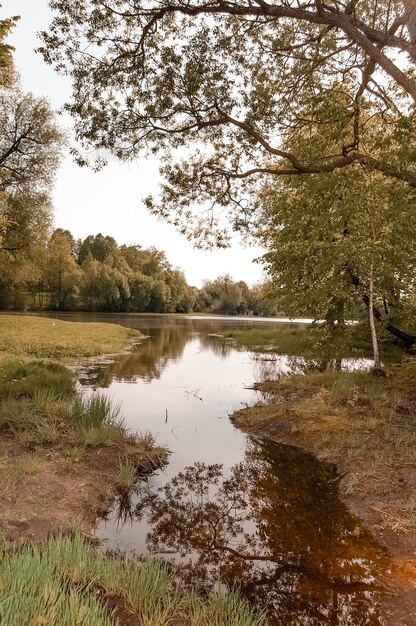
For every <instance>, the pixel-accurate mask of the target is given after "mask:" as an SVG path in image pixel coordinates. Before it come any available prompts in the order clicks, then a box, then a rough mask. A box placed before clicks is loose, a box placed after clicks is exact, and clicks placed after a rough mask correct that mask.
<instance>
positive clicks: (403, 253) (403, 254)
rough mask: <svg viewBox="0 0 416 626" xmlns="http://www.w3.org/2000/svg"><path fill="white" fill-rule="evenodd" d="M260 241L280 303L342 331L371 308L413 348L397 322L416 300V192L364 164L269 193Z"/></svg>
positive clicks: (282, 184) (284, 185)
mask: <svg viewBox="0 0 416 626" xmlns="http://www.w3.org/2000/svg"><path fill="white" fill-rule="evenodd" d="M263 201H264V210H263V219H262V222H261V226H260V231H261V232H260V233H259V234H260V236H261V238H262V241H263V243H264V245H265V247H266V249H267V253H266V255H265V256H264V258H263V262H264V263H265V265H266V268H267V271H268V273H269V275H270V276H271V277H272V279H273V284H274V290H275V291H276V292H277V294H278V299H279V303H281V305H282V307H283V309H284V310H285V311H286V312H287V313H288V314H291V315H306V316H308V317H313V318H315V319H325V320H326V321H327V323H328V324H329V325H330V326H335V325H336V326H338V327H339V326H340V325H341V326H342V325H343V324H344V322H345V319H348V317H350V318H351V317H356V315H357V311H358V310H359V307H360V306H361V305H362V304H363V303H364V304H365V306H366V307H367V309H368V312H369V315H370V323H371V324H372V326H373V321H374V320H373V319H372V317H373V315H375V316H376V317H377V319H378V320H379V321H381V322H382V323H383V325H384V326H385V327H386V328H387V330H389V331H390V332H392V333H393V334H394V335H395V336H397V337H399V338H400V339H403V340H404V341H405V342H406V343H407V344H408V345H413V344H414V343H415V342H416V336H414V335H412V334H410V333H406V332H404V331H402V330H400V329H399V328H398V327H397V326H396V324H397V323H398V321H400V319H401V318H402V317H403V311H405V310H406V308H408V307H409V306H411V305H412V300H413V298H414V280H413V276H414V272H415V269H416V254H415V250H414V245H413V242H414V238H415V236H416V214H415V212H414V211H413V210H412V205H413V203H414V193H413V190H411V189H410V188H409V187H407V186H406V185H404V184H403V183H400V182H398V181H392V180H389V179H386V178H383V177H382V176H381V175H380V174H375V173H374V172H373V173H372V174H371V176H369V175H368V172H366V170H364V169H363V168H361V167H360V166H357V165H356V166H355V167H353V168H350V169H349V170H348V172H346V171H345V170H343V171H341V170H340V171H338V172H334V173H332V174H326V175H320V176H316V177H309V178H302V179H295V180H292V181H290V182H289V181H288V182H286V183H285V182H284V181H281V180H280V181H279V182H278V184H276V185H275V186H274V187H273V188H270V187H269V188H267V189H266V190H265V192H264V196H263Z"/></svg>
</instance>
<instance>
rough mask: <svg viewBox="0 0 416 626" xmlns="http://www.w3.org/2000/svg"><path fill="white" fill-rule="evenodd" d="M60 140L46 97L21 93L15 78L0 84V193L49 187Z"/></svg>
mask: <svg viewBox="0 0 416 626" xmlns="http://www.w3.org/2000/svg"><path fill="white" fill-rule="evenodd" d="M63 143H64V136H63V134H62V132H61V131H60V130H59V128H58V126H57V124H56V121H55V117H54V113H53V112H52V110H51V108H50V105H49V103H48V102H47V100H46V99H45V98H35V97H34V96H33V95H32V94H30V93H29V94H25V93H23V92H22V90H21V88H20V85H19V83H18V81H17V82H15V84H13V86H12V87H10V88H0V194H1V193H6V194H12V193H16V192H17V191H20V192H23V190H24V189H30V190H31V192H32V193H33V192H36V193H42V192H45V191H48V190H49V188H50V185H51V183H52V181H53V178H54V175H55V172H56V169H57V167H58V165H59V161H60V154H61V151H62V146H63Z"/></svg>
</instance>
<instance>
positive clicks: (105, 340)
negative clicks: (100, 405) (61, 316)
mask: <svg viewBox="0 0 416 626" xmlns="http://www.w3.org/2000/svg"><path fill="white" fill-rule="evenodd" d="M138 337H140V333H138V332H137V331H135V330H132V329H130V328H123V327H122V326H117V325H116V324H104V323H103V324H101V323H93V322H88V323H84V322H64V321H61V320H56V319H50V318H47V317H36V316H34V315H27V316H24V315H1V316H0V355H1V354H6V353H9V354H12V355H14V356H19V357H32V358H39V359H57V360H59V361H66V362H67V361H70V360H75V359H80V358H83V357H90V356H100V355H103V354H113V353H116V352H120V351H121V350H123V349H124V348H126V347H127V346H128V345H129V344H130V343H131V342H132V341H134V339H135V338H136V339H137V338H138Z"/></svg>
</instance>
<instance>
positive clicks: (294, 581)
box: [119, 441, 388, 626]
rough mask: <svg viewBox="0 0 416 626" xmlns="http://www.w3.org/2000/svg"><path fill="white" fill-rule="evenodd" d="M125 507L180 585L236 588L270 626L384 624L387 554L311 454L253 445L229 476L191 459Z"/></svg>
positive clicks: (330, 472) (332, 475)
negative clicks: (169, 559)
mask: <svg viewBox="0 0 416 626" xmlns="http://www.w3.org/2000/svg"><path fill="white" fill-rule="evenodd" d="M128 507H129V509H128V511H129V513H128V516H129V515H130V516H134V517H135V518H136V520H137V521H141V520H142V519H143V518H144V519H145V520H146V522H147V524H149V526H150V528H151V530H150V532H149V533H148V535H147V539H146V542H147V546H148V549H149V550H151V551H152V552H156V553H158V554H159V555H163V556H165V558H166V555H170V554H174V555H175V557H174V559H175V561H176V562H177V563H179V567H180V571H181V574H182V576H183V577H184V579H185V580H186V581H187V582H190V583H192V584H195V583H197V582H199V583H200V584H206V583H207V582H208V583H209V582H211V583H212V582H214V581H217V580H220V581H223V582H226V583H228V584H234V583H237V584H239V585H240V586H241V588H242V591H243V592H244V593H245V594H246V595H247V596H248V597H249V598H250V599H251V600H252V601H254V602H255V603H257V604H259V605H261V606H265V607H266V608H267V611H268V616H269V623H270V624H273V625H283V624H284V625H285V626H290V625H293V626H295V625H296V626H299V625H303V624H304V625H308V626H318V625H319V626H321V625H328V626H333V625H337V626H338V625H339V626H341V625H343V626H344V625H345V626H347V625H348V626H361V625H363V626H364V625H367V624H368V625H371V626H380V624H382V620H381V617H380V613H379V609H378V607H377V603H376V599H377V595H380V592H381V591H382V585H381V580H382V578H383V572H385V571H386V568H387V565H388V555H387V554H386V552H385V551H384V550H383V549H381V548H380V547H379V546H378V545H377V544H376V543H375V541H374V540H373V539H372V537H371V536H370V535H369V534H368V533H367V532H366V530H365V529H364V528H363V527H362V526H361V524H360V522H359V521H358V520H357V519H356V518H355V517H353V516H352V515H351V514H350V513H349V512H348V511H347V509H346V507H345V506H344V504H343V503H342V502H341V501H340V500H339V498H338V488H337V477H336V475H335V473H334V472H333V470H332V469H331V468H330V467H329V466H328V467H327V466H323V465H322V464H321V463H319V462H318V461H316V459H314V458H313V457H312V456H311V455H309V454H306V453H304V452H302V451H300V450H297V449H295V448H291V447H288V446H282V445H278V444H274V443H264V442H258V441H251V443H250V444H249V446H248V448H247V450H246V452H245V455H244V459H243V460H242V461H241V462H240V463H238V464H236V465H234V467H232V468H231V471H230V472H229V473H228V472H227V474H226V476H224V475H223V472H222V466H221V465H219V464H212V465H205V464H204V463H195V464H194V465H193V466H190V467H187V468H185V470H183V471H182V472H180V473H179V474H178V475H177V476H175V477H174V478H173V479H172V480H170V481H169V482H168V483H167V484H166V485H164V486H163V487H162V488H160V489H159V490H157V491H155V492H153V491H152V490H150V491H147V490H146V489H144V490H143V491H142V495H141V498H140V499H139V502H138V503H137V504H136V506H135V508H134V511H133V510H132V507H131V503H130V504H128ZM119 514H120V515H121V516H122V517H123V518H125V511H123V510H122V507H121V510H120V512H119Z"/></svg>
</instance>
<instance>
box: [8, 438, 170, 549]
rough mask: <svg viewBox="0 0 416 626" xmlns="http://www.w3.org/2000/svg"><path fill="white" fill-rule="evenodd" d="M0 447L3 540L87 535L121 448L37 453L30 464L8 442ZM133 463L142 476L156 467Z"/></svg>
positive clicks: (152, 461) (106, 497)
mask: <svg viewBox="0 0 416 626" xmlns="http://www.w3.org/2000/svg"><path fill="white" fill-rule="evenodd" d="M1 446H2V455H1V458H0V483H1V489H0V511H1V512H0V530H1V531H2V532H3V533H4V535H5V537H6V539H8V540H10V541H14V542H19V541H21V540H22V539H27V538H29V539H33V540H35V541H41V540H43V539H46V538H47V537H48V536H50V535H51V533H52V534H56V533H65V532H71V531H74V530H78V531H81V532H82V533H84V534H85V535H89V534H90V533H91V532H92V530H93V528H94V524H95V521H96V519H97V516H98V515H100V514H102V513H103V512H105V509H106V508H107V507H108V506H109V503H110V502H111V500H112V498H114V497H115V495H116V491H117V488H116V484H115V476H116V473H117V468H118V464H119V460H120V458H125V450H124V447H123V445H120V446H119V445H106V446H98V447H94V448H89V449H87V450H86V451H85V452H84V453H83V454H82V458H76V456H75V457H74V456H71V458H67V457H65V456H63V454H62V451H61V450H53V449H49V450H48V449H47V448H45V447H43V448H42V451H41V454H40V453H39V454H37V455H36V461H35V462H31V461H30V459H31V452H30V451H28V450H27V449H26V448H25V447H23V446H20V445H19V444H18V443H17V442H16V441H15V440H14V439H13V438H12V437H8V438H7V437H6V438H3V441H2V444H1ZM26 459H29V461H25V460H26ZM135 462H137V466H138V471H140V472H145V471H151V470H152V469H154V468H155V466H157V464H158V463H159V462H160V461H159V459H158V458H157V457H156V456H155V457H154V458H152V456H151V455H149V454H145V455H143V456H142V458H140V457H139V458H137V459H136V460H135Z"/></svg>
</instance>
